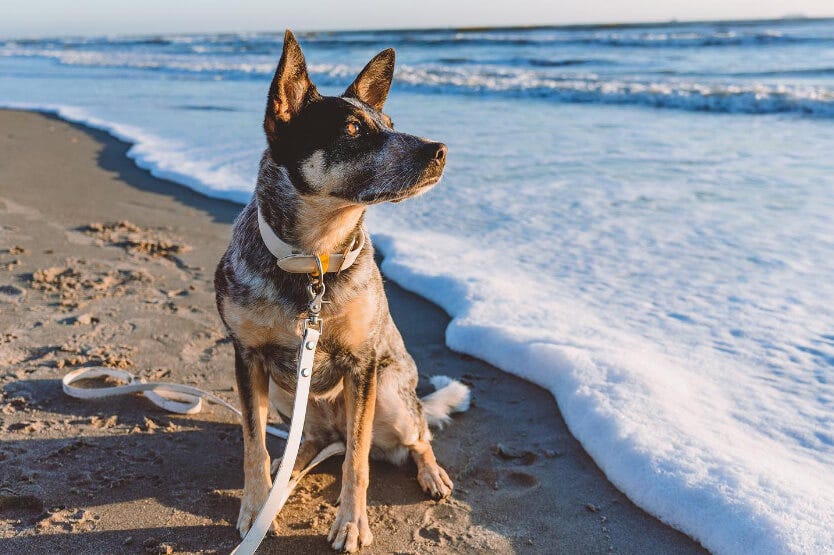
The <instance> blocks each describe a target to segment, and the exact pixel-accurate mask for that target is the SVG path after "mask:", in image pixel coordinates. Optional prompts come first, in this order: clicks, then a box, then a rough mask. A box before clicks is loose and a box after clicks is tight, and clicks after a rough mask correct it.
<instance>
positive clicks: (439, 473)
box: [417, 464, 454, 499]
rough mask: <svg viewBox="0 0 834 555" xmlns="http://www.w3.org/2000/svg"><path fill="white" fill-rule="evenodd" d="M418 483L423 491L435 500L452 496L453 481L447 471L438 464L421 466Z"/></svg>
mask: <svg viewBox="0 0 834 555" xmlns="http://www.w3.org/2000/svg"><path fill="white" fill-rule="evenodd" d="M417 481H418V482H419V483H420V487H421V488H423V491H424V492H426V493H428V494H429V495H431V496H432V497H434V498H435V499H443V498H444V497H449V496H450V495H452V488H453V487H454V485H453V484H452V480H451V479H450V478H449V475H448V474H446V471H445V470H443V469H442V468H440V466H439V465H437V464H424V465H421V466H420V468H419V470H418V471H417Z"/></svg>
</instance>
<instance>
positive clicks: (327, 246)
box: [297, 196, 366, 253]
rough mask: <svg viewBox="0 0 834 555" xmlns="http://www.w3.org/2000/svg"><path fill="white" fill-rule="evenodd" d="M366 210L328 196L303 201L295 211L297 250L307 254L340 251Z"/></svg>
mask: <svg viewBox="0 0 834 555" xmlns="http://www.w3.org/2000/svg"><path fill="white" fill-rule="evenodd" d="M365 209H366V207H365V206H363V205H361V204H351V203H348V202H347V201H344V200H342V199H338V198H335V197H330V196H328V197H319V196H307V197H303V198H302V200H301V204H300V206H299V210H298V226H297V240H298V246H299V248H301V249H302V250H303V251H304V252H309V253H322V252H339V251H341V250H343V248H344V247H345V243H346V242H347V241H348V240H349V239H350V234H351V233H352V232H353V230H354V229H356V225H357V224H358V223H359V218H361V217H362V214H364V213H365Z"/></svg>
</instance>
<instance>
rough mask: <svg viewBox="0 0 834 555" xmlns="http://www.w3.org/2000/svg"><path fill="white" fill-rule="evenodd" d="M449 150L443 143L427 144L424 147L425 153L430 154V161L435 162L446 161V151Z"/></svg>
mask: <svg viewBox="0 0 834 555" xmlns="http://www.w3.org/2000/svg"><path fill="white" fill-rule="evenodd" d="M447 150H449V149H447V148H446V145H444V144H443V143H429V144H427V145H426V151H427V153H429V154H430V156H431V157H432V159H434V160H436V161H437V162H443V161H444V160H446V151H447Z"/></svg>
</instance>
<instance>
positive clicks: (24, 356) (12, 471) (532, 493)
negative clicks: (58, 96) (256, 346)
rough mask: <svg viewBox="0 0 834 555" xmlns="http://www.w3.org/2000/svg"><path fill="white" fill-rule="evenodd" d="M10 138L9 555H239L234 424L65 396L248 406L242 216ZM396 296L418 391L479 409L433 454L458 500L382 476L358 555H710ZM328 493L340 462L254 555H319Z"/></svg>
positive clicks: (4, 513) (42, 142)
mask: <svg viewBox="0 0 834 555" xmlns="http://www.w3.org/2000/svg"><path fill="white" fill-rule="evenodd" d="M0 129H2V132H0V332H1V333H0V388H2V398H0V410H2V414H3V415H2V419H0V422H2V424H0V439H2V443H1V444H0V552H2V553H33V554H34V553H78V552H83V553H116V552H120V553H225V552H228V551H229V550H230V549H231V548H233V547H234V546H235V545H236V542H237V541H238V536H237V532H236V531H235V529H234V522H235V520H236V518H237V511H238V500H239V495H240V492H241V487H242V462H241V460H242V446H241V434H240V428H239V426H238V424H237V423H236V421H235V417H234V415H232V414H231V413H228V412H227V411H225V410H223V409H222V408H219V407H215V406H211V405H209V406H207V407H206V408H205V409H204V411H203V412H201V413H200V414H197V415H191V416H182V415H172V414H168V413H165V412H162V411H161V410H160V409H158V408H156V407H155V406H154V405H152V404H151V403H150V402H148V401H147V400H145V399H143V398H142V397H140V396H131V397H120V398H114V399H111V400H101V401H81V400H77V399H71V398H68V397H66V396H64V394H63V392H62V391H61V385H60V378H61V377H62V376H63V375H64V374H65V373H66V372H68V371H69V370H71V369H75V368H78V367H84V366H93V365H105V366H111V367H115V368H122V369H125V370H127V371H129V372H131V373H133V374H135V375H137V376H141V377H142V378H145V379H147V380H158V381H171V382H181V383H187V384H190V385H194V386H197V387H200V388H203V389H206V390H209V391H211V392H214V393H216V394H217V395H219V396H221V397H223V398H224V399H226V400H229V401H232V402H234V403H235V404H237V400H236V393H235V391H234V385H233V384H234V376H233V361H232V346H231V344H230V343H229V341H228V339H227V338H226V336H225V334H224V331H223V329H222V326H221V323H220V320H219V318H218V316H217V314H216V310H215V308H214V293H213V288H212V280H213V272H214V265H215V264H216V261H217V260H218V259H219V257H220V255H221V254H222V252H223V250H224V249H225V247H226V245H227V242H228V237H229V231H230V223H231V221H232V220H233V218H234V217H235V215H236V214H237V212H238V211H239V210H240V205H239V204H234V203H232V202H227V201H223V200H217V199H211V198H208V197H204V196H202V195H200V194H199V193H197V192H194V191H192V190H190V189H187V188H185V187H181V186H178V185H176V184H173V183H170V182H167V181H163V180H160V179H157V178H154V177H152V176H151V175H150V174H149V173H147V172H146V171H144V170H142V169H139V168H137V167H136V166H135V165H134V164H133V162H132V161H131V160H129V159H128V158H127V156H126V152H127V149H128V147H129V145H127V144H125V143H122V142H120V141H118V140H116V139H114V138H112V137H110V136H108V135H107V134H105V133H103V132H100V131H95V130H90V129H87V128H84V127H81V126H79V125H73V124H68V123H65V122H62V121H60V120H58V119H57V118H54V117H50V116H45V115H40V114H34V113H29V112H21V111H0ZM386 291H387V293H388V297H389V302H390V305H391V311H392V314H393V316H394V319H395V321H396V323H397V324H398V326H399V328H400V330H401V331H402V333H403V336H404V339H405V341H406V345H407V347H408V348H409V351H410V352H411V353H412V355H413V356H414V357H415V359H416V361H417V364H418V367H419V368H420V376H421V391H428V377H429V376H431V375H434V374H447V375H449V376H452V377H455V378H458V379H461V380H462V381H464V382H465V383H467V384H468V385H470V387H472V390H473V403H472V407H471V409H470V410H469V411H468V412H466V413H463V414H460V415H456V416H455V417H454V419H453V422H452V424H451V425H449V426H448V427H447V428H446V429H444V430H442V431H439V432H437V433H436V434H435V437H436V439H435V441H434V445H435V450H436V452H437V455H438V459H439V460H440V462H441V463H442V464H444V465H445V467H446V469H447V470H448V471H449V474H450V476H451V477H452V479H453V480H454V481H455V484H456V490H455V493H454V495H453V497H452V498H451V499H449V500H446V501H442V502H435V501H432V500H429V499H427V498H426V497H425V496H424V494H423V493H422V492H421V491H420V489H419V486H418V485H417V482H416V480H415V479H414V474H415V468H414V467H413V466H412V465H411V463H409V465H406V466H405V467H403V468H398V467H393V466H391V465H388V464H384V463H379V462H373V463H372V465H371V487H370V490H369V517H370V520H371V527H372V529H373V532H374V535H375V541H374V544H373V546H371V547H370V548H369V549H366V550H365V551H364V552H367V553H393V552H396V553H450V552H458V553H471V552H485V551H486V552H495V553H699V552H703V550H702V549H701V548H700V547H699V546H698V544H697V543H696V542H694V541H693V540H691V539H689V538H688V537H686V536H684V535H683V534H681V533H679V532H676V531H675V530H673V529H671V528H669V527H668V526H666V525H664V524H663V523H661V522H660V521H658V520H657V519H655V518H653V517H651V516H650V515H648V514H646V513H645V512H643V511H642V510H641V509H639V508H637V507H636V506H635V505H634V504H632V503H631V502H630V501H629V500H628V499H627V498H626V497H625V496H624V495H623V494H622V493H620V492H619V491H618V490H617V489H616V488H615V487H614V486H613V485H612V484H611V483H610V482H608V481H607V480H606V478H605V476H604V475H603V473H602V472H601V471H600V470H599V468H598V467H597V466H596V465H595V464H594V462H593V461H592V460H591V458H590V457H589V456H588V455H587V454H586V452H585V451H584V450H583V449H582V447H581V446H580V444H579V443H578V442H577V441H576V440H575V439H574V438H573V437H572V436H571V434H570V432H569V431H568V429H567V426H566V424H565V422H564V420H563V419H562V417H561V415H560V413H559V410H558V408H557V406H556V403H555V402H554V399H553V397H552V396H551V395H550V393H548V392H547V391H545V390H544V389H541V388H539V387H537V386H535V385H533V384H531V383H529V382H526V381H523V380H521V379H518V378H515V377H512V376H510V375H509V374H506V373H504V372H501V371H499V370H497V369H496V368H494V367H492V366H489V365H488V364H486V363H483V362H481V361H479V360H477V359H474V358H472V357H468V356H465V355H461V354H458V353H454V352H452V351H451V350H449V349H448V348H447V347H446V346H445V343H444V329H445V328H446V326H447V325H448V322H449V319H448V317H447V316H446V315H445V314H444V313H443V312H442V311H441V310H440V309H439V308H438V307H436V306H434V305H432V304H430V303H428V302H427V301H425V300H423V299H421V298H419V297H417V296H415V295H414V294H411V293H409V292H406V291H405V290H403V289H401V288H400V287H398V286H397V285H395V284H394V283H392V282H390V281H387V282H386ZM269 448H270V452H271V454H272V456H273V457H275V456H280V453H281V450H282V448H283V443H282V442H281V441H277V440H272V439H270V440H269ZM338 475H339V462H338V461H336V460H332V461H328V462H327V463H325V464H324V465H323V466H321V467H320V468H318V469H316V471H314V472H313V473H312V474H311V475H310V476H309V477H307V478H306V479H305V480H304V481H303V483H302V484H301V486H300V488H299V489H298V490H297V491H296V493H295V494H294V496H293V497H292V498H291V499H290V502H289V503H288V505H287V506H286V507H285V509H284V511H283V512H282V513H281V515H280V518H279V526H278V534H277V537H275V536H271V537H268V538H267V539H266V540H265V542H264V544H263V545H262V547H261V549H260V551H259V553H295V552H303V553H319V552H321V553H326V552H328V551H329V548H328V546H327V543H326V541H325V537H324V536H325V535H326V533H327V530H328V529H329V526H330V522H331V520H332V518H333V516H334V515H335V507H334V502H335V500H336V496H337V495H338V483H339V479H338Z"/></svg>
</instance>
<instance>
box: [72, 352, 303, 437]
mask: <svg viewBox="0 0 834 555" xmlns="http://www.w3.org/2000/svg"><path fill="white" fill-rule="evenodd" d="M100 378H110V379H112V380H117V381H120V382H124V383H125V385H116V386H112V387H96V388H88V387H77V386H76V385H74V384H75V382H79V381H81V380H95V379H100ZM61 384H62V386H63V388H64V393H66V394H67V395H69V396H70V397H75V398H76V399H103V398H105V397H118V396H120V395H130V394H132V393H142V394H143V395H144V396H145V397H147V398H148V400H149V401H150V402H152V403H153V404H154V405H156V406H158V407H159V408H161V409H163V410H166V411H168V412H173V413H176V414H197V413H198V412H200V411H201V410H203V399H205V400H206V401H209V402H211V403H214V404H216V405H220V406H222V407H225V408H227V409H229V410H230V411H232V412H233V413H235V414H236V415H238V416H241V414H240V411H239V410H238V409H237V407H235V406H234V405H232V404H230V403H227V402H226V401H224V400H223V399H221V398H220V397H218V396H217V395H213V394H211V393H209V392H208V391H204V390H202V389H199V388H196V387H192V386H190V385H183V384H178V383H166V382H143V381H141V380H139V379H137V378H136V376H134V375H133V374H131V373H130V372H126V371H124V370H118V369H116V368H107V367H105V366H94V367H91V368H79V369H78V370H73V371H72V372H69V373H67V374H66V375H65V376H64V377H63V379H62V380H61ZM266 431H267V433H268V434H270V435H273V436H275V437H280V438H282V439H286V438H287V432H285V431H284V430H280V429H278V428H275V427H273V426H267V427H266Z"/></svg>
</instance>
